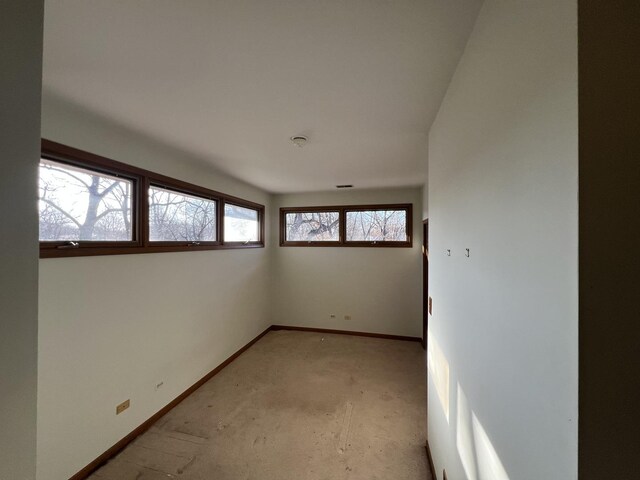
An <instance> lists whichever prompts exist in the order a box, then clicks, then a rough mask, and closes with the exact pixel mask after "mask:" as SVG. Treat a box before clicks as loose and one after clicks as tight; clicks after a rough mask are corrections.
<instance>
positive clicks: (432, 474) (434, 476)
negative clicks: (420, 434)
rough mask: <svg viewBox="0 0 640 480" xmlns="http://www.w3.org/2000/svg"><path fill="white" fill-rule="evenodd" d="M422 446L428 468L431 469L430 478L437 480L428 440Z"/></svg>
mask: <svg viewBox="0 0 640 480" xmlns="http://www.w3.org/2000/svg"><path fill="white" fill-rule="evenodd" d="M424 448H425V450H426V451H427V460H428V461H429V469H430V470H431V478H433V480H437V478H438V477H437V476H436V467H435V466H434V464H433V456H432V455H431V447H430V446H429V440H427V441H426V443H425V444H424Z"/></svg>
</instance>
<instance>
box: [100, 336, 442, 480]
mask: <svg viewBox="0 0 640 480" xmlns="http://www.w3.org/2000/svg"><path fill="white" fill-rule="evenodd" d="M425 401H426V400H425V370H424V353H423V350H422V348H421V347H420V344H418V343H417V342H406V341H398V340H384V339H377V338H367V337H354V336H347V335H331V334H320V333H307V332H293V331H274V332H269V333H268V334H267V335H265V336H264V337H263V338H262V339H261V340H260V341H258V342H257V343H256V344H255V345H253V346H252V347H251V348H250V349H248V350H247V351H246V352H245V353H243V354H242V355H241V356H240V357H238V358H237V359H236V360H235V361H234V362H232V363H231V364H230V365H229V366H227V367H226V368H225V369H223V370H222V371H221V372H220V373H218V375H216V376H215V377H214V378H212V379H211V380H210V381H209V382H207V383H206V384H205V385H203V386H202V387H201V388H200V389H198V390H197V391H196V392H194V393H193V394H192V395H191V396H190V397H189V398H187V399H186V400H184V401H183V402H182V403H181V404H180V405H178V406H177V407H176V408H174V409H173V410H172V411H171V412H169V413H168V414H167V415H165V416H164V417H163V418H161V419H160V420H159V421H158V422H157V423H156V424H155V425H154V426H153V427H152V428H151V429H150V430H149V431H147V432H146V433H145V434H143V435H141V436H140V437H138V438H137V439H136V440H135V441H134V442H133V443H131V444H130V445H129V446H128V447H127V448H126V449H125V450H123V451H122V452H121V453H120V454H119V455H118V456H117V457H115V458H114V459H113V460H111V461H110V462H109V463H107V464H106V465H105V466H103V467H102V468H101V469H100V470H98V471H97V472H96V473H94V475H92V476H91V478H92V479H93V480H134V479H135V480H159V479H167V478H180V479H185V480H196V479H198V480H249V479H252V480H334V479H336V480H342V479H344V480H347V479H349V480H360V479H362V480H364V479H366V480H372V479H380V480H382V479H384V480H404V479H407V480H409V479H410V480H418V479H419V480H423V479H428V478H430V477H429V474H428V473H427V472H428V467H427V459H426V455H425V449H424V443H425V435H426V434H425V431H426V415H425Z"/></svg>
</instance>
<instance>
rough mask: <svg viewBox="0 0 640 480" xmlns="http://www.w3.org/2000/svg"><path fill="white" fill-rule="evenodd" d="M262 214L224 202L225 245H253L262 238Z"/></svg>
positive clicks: (252, 209)
mask: <svg viewBox="0 0 640 480" xmlns="http://www.w3.org/2000/svg"><path fill="white" fill-rule="evenodd" d="M261 217H262V213H261V211H260V210H259V209H257V208H252V207H250V206H245V205H238V204H234V203H228V202H225V204H224V241H225V242H226V243H241V244H243V245H248V244H253V243H256V242H259V241H260V238H261V236H262V233H261V229H262V224H263V222H262V218H261Z"/></svg>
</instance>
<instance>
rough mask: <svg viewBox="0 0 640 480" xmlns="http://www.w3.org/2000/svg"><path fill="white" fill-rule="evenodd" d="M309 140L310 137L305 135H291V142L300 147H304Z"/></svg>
mask: <svg viewBox="0 0 640 480" xmlns="http://www.w3.org/2000/svg"><path fill="white" fill-rule="evenodd" d="M308 141H309V139H308V138H307V137H305V136H304V135H294V136H293V137H291V142H292V143H293V144H294V145H295V146H296V147H298V148H302V147H304V146H305V145H306V144H307V142H308Z"/></svg>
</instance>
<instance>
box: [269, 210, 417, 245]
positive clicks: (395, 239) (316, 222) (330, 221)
mask: <svg viewBox="0 0 640 480" xmlns="http://www.w3.org/2000/svg"><path fill="white" fill-rule="evenodd" d="M411 229H412V205H411V204H393V205H348V206H328V207H320V206H315V207H295V208H281V209H280V245H281V246H293V247H296V246H297V247H301V246H340V247H411V246H412V241H411Z"/></svg>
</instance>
